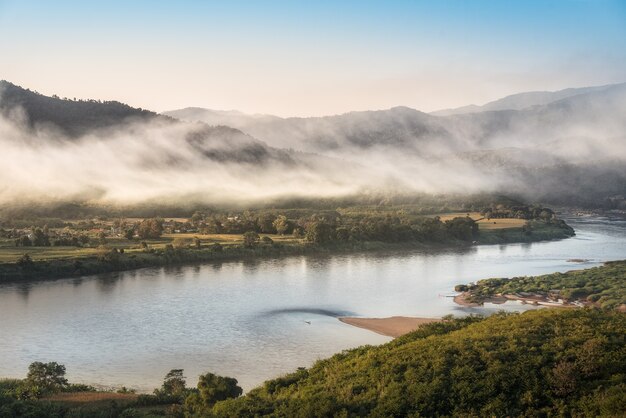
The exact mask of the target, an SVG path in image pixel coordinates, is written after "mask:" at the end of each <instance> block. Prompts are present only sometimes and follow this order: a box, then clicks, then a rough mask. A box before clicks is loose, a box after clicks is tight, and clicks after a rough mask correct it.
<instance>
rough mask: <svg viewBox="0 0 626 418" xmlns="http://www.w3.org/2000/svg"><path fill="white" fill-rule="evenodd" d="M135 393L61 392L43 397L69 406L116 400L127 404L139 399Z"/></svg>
mask: <svg viewBox="0 0 626 418" xmlns="http://www.w3.org/2000/svg"><path fill="white" fill-rule="evenodd" d="M137 396H138V395H136V394H134V393H115V392H61V393H55V394H54V395H51V396H48V397H45V398H42V400H43V401H50V402H59V403H62V404H64V405H66V406H68V407H76V406H81V405H84V404H90V405H92V406H93V405H94V404H97V403H101V404H107V403H109V402H111V401H115V402H117V403H118V404H121V405H125V404H130V403H133V402H135V401H137Z"/></svg>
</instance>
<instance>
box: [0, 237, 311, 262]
mask: <svg viewBox="0 0 626 418" xmlns="http://www.w3.org/2000/svg"><path fill="white" fill-rule="evenodd" d="M259 236H260V237H261V238H262V237H265V236H267V237H270V238H271V239H272V240H273V241H275V242H280V243H296V242H300V241H302V240H301V239H296V238H294V237H293V236H292V235H273V234H259ZM194 238H198V239H199V240H200V243H201V245H202V246H208V245H211V244H214V243H219V244H221V245H223V246H233V245H241V244H242V243H243V238H242V235H239V234H193V233H188V234H187V233H177V234H163V235H162V236H161V238H159V239H146V240H142V242H145V243H146V244H148V246H149V247H151V248H154V249H163V248H165V246H166V245H167V244H176V243H177V242H180V241H183V242H184V243H185V244H187V245H192V244H193V240H194ZM106 246H107V247H110V248H117V249H118V250H119V249H124V251H125V252H129V253H133V252H142V251H143V248H142V247H141V244H140V242H137V241H129V240H127V239H126V238H118V237H107V238H106ZM25 253H28V255H30V257H31V258H32V259H33V260H35V261H38V260H64V259H75V258H84V257H89V256H94V255H96V254H97V253H98V249H97V248H95V247H16V246H15V242H14V240H12V239H3V240H0V263H10V262H15V261H16V260H18V259H19V258H20V257H21V256H22V255H23V254H25Z"/></svg>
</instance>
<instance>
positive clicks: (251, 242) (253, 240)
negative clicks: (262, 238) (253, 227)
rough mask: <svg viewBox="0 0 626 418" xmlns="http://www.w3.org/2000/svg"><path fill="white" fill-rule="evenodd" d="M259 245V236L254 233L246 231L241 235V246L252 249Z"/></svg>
mask: <svg viewBox="0 0 626 418" xmlns="http://www.w3.org/2000/svg"><path fill="white" fill-rule="evenodd" d="M258 243H259V234H257V233H256V232H254V231H248V232H246V233H245V234H243V246H244V247H246V248H252V247H254V246H255V245H257V244H258Z"/></svg>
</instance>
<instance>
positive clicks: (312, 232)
mask: <svg viewBox="0 0 626 418" xmlns="http://www.w3.org/2000/svg"><path fill="white" fill-rule="evenodd" d="M306 239H307V241H310V242H313V243H315V244H324V243H327V242H329V241H331V240H332V239H333V228H332V227H331V226H330V225H329V224H327V223H326V222H323V221H315V222H311V223H309V225H307V227H306Z"/></svg>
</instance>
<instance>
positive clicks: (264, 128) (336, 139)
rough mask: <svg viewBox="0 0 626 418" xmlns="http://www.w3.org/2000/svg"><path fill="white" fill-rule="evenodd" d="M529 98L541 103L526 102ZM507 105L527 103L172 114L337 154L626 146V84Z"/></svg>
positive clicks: (277, 143)
mask: <svg viewBox="0 0 626 418" xmlns="http://www.w3.org/2000/svg"><path fill="white" fill-rule="evenodd" d="M537 95H538V97H536V98H535V96H537ZM528 97H530V98H528ZM522 102H524V103H526V104H528V103H539V104H537V105H535V106H531V107H527V106H524V105H522V104H521V103H522ZM543 102H545V103H543ZM494 103H495V102H494ZM541 103H543V104H541ZM507 107H512V108H515V107H522V108H523V109H521V110H497V111H496V110H493V111H491V110H490V111H481V112H475V113H470V114H460V115H451V116H445V117H444V116H433V115H429V114H426V113H422V112H419V111H417V110H414V109H411V108H407V107H395V108H392V109H388V110H379V111H366V112H350V113H346V114H343V115H336V116H326V117H312V118H278V117H271V116H263V117H258V116H251V115H248V116H246V115H244V114H240V113H238V114H237V117H236V118H233V117H231V113H229V114H228V115H224V116H221V114H220V113H219V112H217V111H211V110H206V109H205V110H202V109H198V108H193V109H182V110H178V111H172V112H165V114H167V115H171V116H175V117H178V118H182V119H185V120H199V121H204V122H207V123H211V124H225V125H229V126H232V127H234V128H237V129H241V130H242V131H244V132H247V133H249V134H250V135H252V136H254V137H256V138H259V139H261V140H263V141H265V142H267V143H268V144H270V145H272V146H276V147H281V148H294V149H299V150H302V151H311V152H319V153H326V154H335V155H339V154H341V153H343V152H346V153H349V152H352V151H355V150H357V151H358V150H367V149H380V150H391V151H398V152H401V153H403V154H404V153H407V152H410V153H415V154H417V155H420V156H428V155H433V154H434V155H442V154H447V153H456V152H464V151H475V150H481V149H494V148H506V147H512V146H517V147H523V148H534V147H540V148H543V149H545V147H546V146H550V147H553V146H562V145H567V147H568V149H564V150H562V151H568V152H570V151H572V150H576V151H578V150H581V151H585V150H586V149H582V148H588V147H589V146H594V145H595V144H601V145H610V144H612V143H615V144H618V145H621V143H622V142H623V139H624V135H625V134H624V133H625V132H626V116H625V115H626V84H616V85H610V86H604V87H591V88H584V89H568V90H564V91H560V92H555V93H546V94H545V95H544V94H535V93H523V94H520V95H515V96H511V97H509V98H504V99H502V101H501V103H500V104H498V105H492V106H486V109H499V108H507ZM598 141H600V142H598ZM590 142H592V143H591V144H590ZM621 148H623V147H621ZM620 151H621V150H620ZM567 157H570V155H567Z"/></svg>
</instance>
